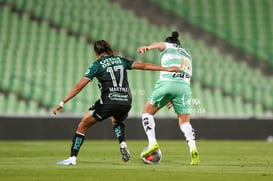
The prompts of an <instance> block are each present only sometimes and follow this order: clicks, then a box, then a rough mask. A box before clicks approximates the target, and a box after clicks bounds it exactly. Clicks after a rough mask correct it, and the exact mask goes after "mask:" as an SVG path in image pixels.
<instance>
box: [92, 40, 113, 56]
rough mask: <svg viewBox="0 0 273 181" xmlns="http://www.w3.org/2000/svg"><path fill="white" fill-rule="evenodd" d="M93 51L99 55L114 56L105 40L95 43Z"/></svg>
mask: <svg viewBox="0 0 273 181" xmlns="http://www.w3.org/2000/svg"><path fill="white" fill-rule="evenodd" d="M94 51H95V52H96V53H97V54H99V55H100V54H103V53H107V54H108V55H113V54H114V52H113V49H112V48H111V46H110V45H109V43H108V42H107V41H105V40H98V41H96V42H95V44H94Z"/></svg>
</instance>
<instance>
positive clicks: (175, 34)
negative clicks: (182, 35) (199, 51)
mask: <svg viewBox="0 0 273 181" xmlns="http://www.w3.org/2000/svg"><path fill="white" fill-rule="evenodd" d="M178 37H179V34H178V32H177V31H173V32H172V36H169V37H167V38H166V39H165V42H168V43H175V44H177V45H180V41H179V39H178Z"/></svg>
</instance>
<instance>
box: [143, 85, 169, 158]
mask: <svg viewBox="0 0 273 181" xmlns="http://www.w3.org/2000/svg"><path fill="white" fill-rule="evenodd" d="M169 90H170V87H169V85H168V83H164V82H160V81H158V82H157V83H156V85H155V88H154V90H153V92H152V95H151V96H150V100H149V101H148V102H147V103H146V104H145V106H144V108H143V111H142V125H143V128H144V131H145V133H146V135H147V138H148V142H149V144H148V149H147V150H146V151H143V152H142V153H141V157H147V156H149V155H151V154H152V153H153V152H154V151H155V150H157V149H158V148H159V145H158V143H157V140H156V134H155V121H154V115H155V114H156V112H157V111H158V110H159V109H160V108H161V107H163V106H165V105H166V104H167V103H168V102H169V101H170V99H171V96H170V94H168V92H169Z"/></svg>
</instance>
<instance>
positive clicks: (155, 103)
mask: <svg viewBox="0 0 273 181" xmlns="http://www.w3.org/2000/svg"><path fill="white" fill-rule="evenodd" d="M178 36H179V34H178V33H177V32H176V31H175V32H172V36H170V37H167V38H166V39H165V41H164V42H155V43H152V44H151V45H149V46H141V47H139V48H138V53H145V52H147V51H149V50H152V49H158V50H159V51H160V54H161V66H163V67H170V66H179V67H180V68H181V72H180V73H171V72H163V71H162V72H161V73H160V77H159V80H158V81H157V82H156V84H155V87H154V89H153V92H152V95H151V96H150V98H149V101H148V102H147V103H146V105H145V106H144V109H143V113H142V124H143V128H144V130H145V133H146V135H147V138H148V142H149V145H148V149H147V150H146V151H144V152H142V153H141V156H142V158H143V159H145V158H146V157H147V156H149V155H151V154H152V153H153V152H154V151H155V150H157V149H158V148H159V145H158V143H157V140H156V135H155V122H154V114H156V112H157V111H158V110H159V109H160V108H162V107H163V106H165V105H167V106H168V107H169V108H170V107H172V106H173V108H174V110H175V112H176V113H177V117H178V124H179V127H180V129H181V131H182V132H183V133H184V135H185V138H186V141H187V142H188V145H189V149H190V153H191V165H197V164H199V153H198V151H197V148H196V143H195V135H194V129H193V128H192V126H191V124H190V112H191V105H190V104H191V88H190V79H191V76H192V58H191V55H190V54H189V52H188V51H186V50H185V49H184V48H182V47H181V46H180V41H179V39H178Z"/></svg>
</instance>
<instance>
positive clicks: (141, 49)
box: [137, 46, 149, 53]
mask: <svg viewBox="0 0 273 181" xmlns="http://www.w3.org/2000/svg"><path fill="white" fill-rule="evenodd" d="M148 50H149V48H148V47H147V46H142V47H139V48H138V49H137V53H145V52H147V51H148Z"/></svg>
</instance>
